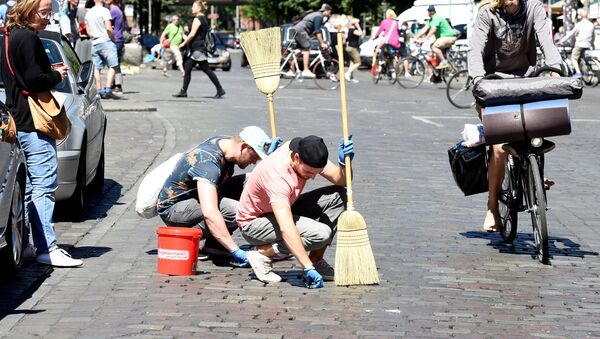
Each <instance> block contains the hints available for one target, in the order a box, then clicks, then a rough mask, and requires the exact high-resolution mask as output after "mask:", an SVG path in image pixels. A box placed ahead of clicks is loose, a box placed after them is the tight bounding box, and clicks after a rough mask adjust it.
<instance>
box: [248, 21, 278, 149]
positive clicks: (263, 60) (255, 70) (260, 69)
mask: <svg viewBox="0 0 600 339" xmlns="http://www.w3.org/2000/svg"><path fill="white" fill-rule="evenodd" d="M240 42H241V44H242V48H243V49H244V53H245V54H246V57H247V58H248V63H249V64H250V67H251V68H252V74H253V75H254V81H255V82H256V87H258V90H259V91H261V92H262V93H264V94H266V95H267V103H268V105H269V119H270V121H271V137H273V138H275V137H276V136H277V133H276V132H275V105H274V103H273V93H275V91H276V90H277V88H278V87H279V78H280V73H279V64H280V62H281V29H280V28H279V27H273V28H266V29H260V30H258V31H251V32H244V33H242V34H241V35H240Z"/></svg>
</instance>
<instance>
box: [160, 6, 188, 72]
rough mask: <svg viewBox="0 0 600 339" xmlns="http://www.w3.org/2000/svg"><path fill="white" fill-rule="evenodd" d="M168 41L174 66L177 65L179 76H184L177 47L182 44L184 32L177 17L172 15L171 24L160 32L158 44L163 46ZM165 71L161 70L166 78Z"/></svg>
mask: <svg viewBox="0 0 600 339" xmlns="http://www.w3.org/2000/svg"><path fill="white" fill-rule="evenodd" d="M167 39H168V40H169V47H168V48H169V49H170V50H171V53H172V54H173V56H174V57H175V64H176V65H177V69H179V71H180V72H181V76H185V71H184V70H183V57H182V56H181V50H180V49H179V45H180V44H181V43H182V42H183V39H184V32H183V25H181V24H180V23H179V16H178V15H173V17H172V18H171V22H170V23H169V24H168V25H167V27H165V30H164V31H163V32H162V34H161V36H160V44H161V45H163V46H165V42H164V41H165V40H167ZM166 74H167V73H166V69H163V75H165V76H166Z"/></svg>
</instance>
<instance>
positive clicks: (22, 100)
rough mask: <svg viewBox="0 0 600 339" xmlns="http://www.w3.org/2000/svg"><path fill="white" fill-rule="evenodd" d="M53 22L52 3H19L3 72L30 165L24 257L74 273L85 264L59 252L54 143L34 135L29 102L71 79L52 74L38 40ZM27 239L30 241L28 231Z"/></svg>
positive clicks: (61, 70)
mask: <svg viewBox="0 0 600 339" xmlns="http://www.w3.org/2000/svg"><path fill="white" fill-rule="evenodd" d="M51 16H52V0H19V1H18V2H17V4H16V5H15V6H14V7H13V8H12V10H11V12H10V14H9V15H8V18H9V19H8V25H7V27H6V31H5V35H4V39H5V43H4V44H3V45H2V56H1V65H2V67H1V68H2V78H3V79H4V87H5V90H6V105H7V106H8V108H9V109H10V111H11V113H12V114H13V117H14V120H15V124H16V127H17V137H18V139H19V143H20V144H21V147H22V149H23V153H24V154H25V161H26V163H27V183H26V192H25V207H26V214H25V215H26V220H25V225H30V227H31V233H32V237H33V242H34V244H35V247H32V246H29V245H28V247H27V248H26V251H25V252H24V255H27V256H36V255H37V257H36V260H37V262H39V263H42V264H46V265H51V266H54V267H75V266H81V265H82V264H83V262H82V261H81V260H79V259H74V258H72V257H71V255H69V253H67V252H66V251H65V250H63V249H61V248H59V247H58V244H57V241H56V233H55V229H54V220H53V218H52V213H53V212H54V202H55V192H56V188H57V186H58V177H57V167H58V163H57V157H56V140H54V139H52V138H50V137H49V136H47V135H45V134H43V133H41V132H38V131H36V129H35V126H34V123H33V118H32V116H31V111H30V109H29V104H28V102H27V94H28V92H40V91H48V90H51V89H53V88H54V87H55V86H56V85H57V84H59V83H60V82H61V81H63V80H64V79H65V78H66V77H67V71H68V69H69V68H68V66H66V65H62V66H56V67H55V68H54V69H52V66H51V65H50V60H49V59H48V56H47V54H46V52H45V50H44V46H43V45H42V41H41V40H40V38H39V36H38V35H37V32H39V31H42V30H44V29H45V28H46V26H47V25H48V22H49V21H50V18H51ZM6 45H8V49H6V48H5V47H4V46H6ZM25 237H26V239H28V238H29V228H28V227H26V231H25ZM35 249H37V252H36V251H35ZM28 252H29V253H28Z"/></svg>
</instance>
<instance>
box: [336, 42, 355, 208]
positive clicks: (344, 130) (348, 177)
mask: <svg viewBox="0 0 600 339" xmlns="http://www.w3.org/2000/svg"><path fill="white" fill-rule="evenodd" d="M336 49H337V53H338V61H339V67H340V94H341V96H340V97H341V101H342V133H343V136H344V144H346V143H347V142H348V108H347V106H346V76H345V75H346V74H345V70H344V46H343V37H342V33H338V34H337V48H336ZM344 162H345V163H346V166H345V167H344V169H345V170H346V191H347V196H348V207H347V209H348V210H349V211H352V210H354V199H353V198H352V167H351V166H352V164H351V163H350V156H349V155H346V157H345V158H344Z"/></svg>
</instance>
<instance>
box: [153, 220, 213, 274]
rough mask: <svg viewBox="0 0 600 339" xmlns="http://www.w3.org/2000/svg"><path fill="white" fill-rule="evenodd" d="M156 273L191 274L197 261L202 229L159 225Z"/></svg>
mask: <svg viewBox="0 0 600 339" xmlns="http://www.w3.org/2000/svg"><path fill="white" fill-rule="evenodd" d="M156 234H158V273H161V274H169V275H193V274H195V273H196V263H197V262H198V246H199V244H200V238H201V237H202V231H201V230H199V229H197V228H187V227H159V228H157V229H156Z"/></svg>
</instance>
